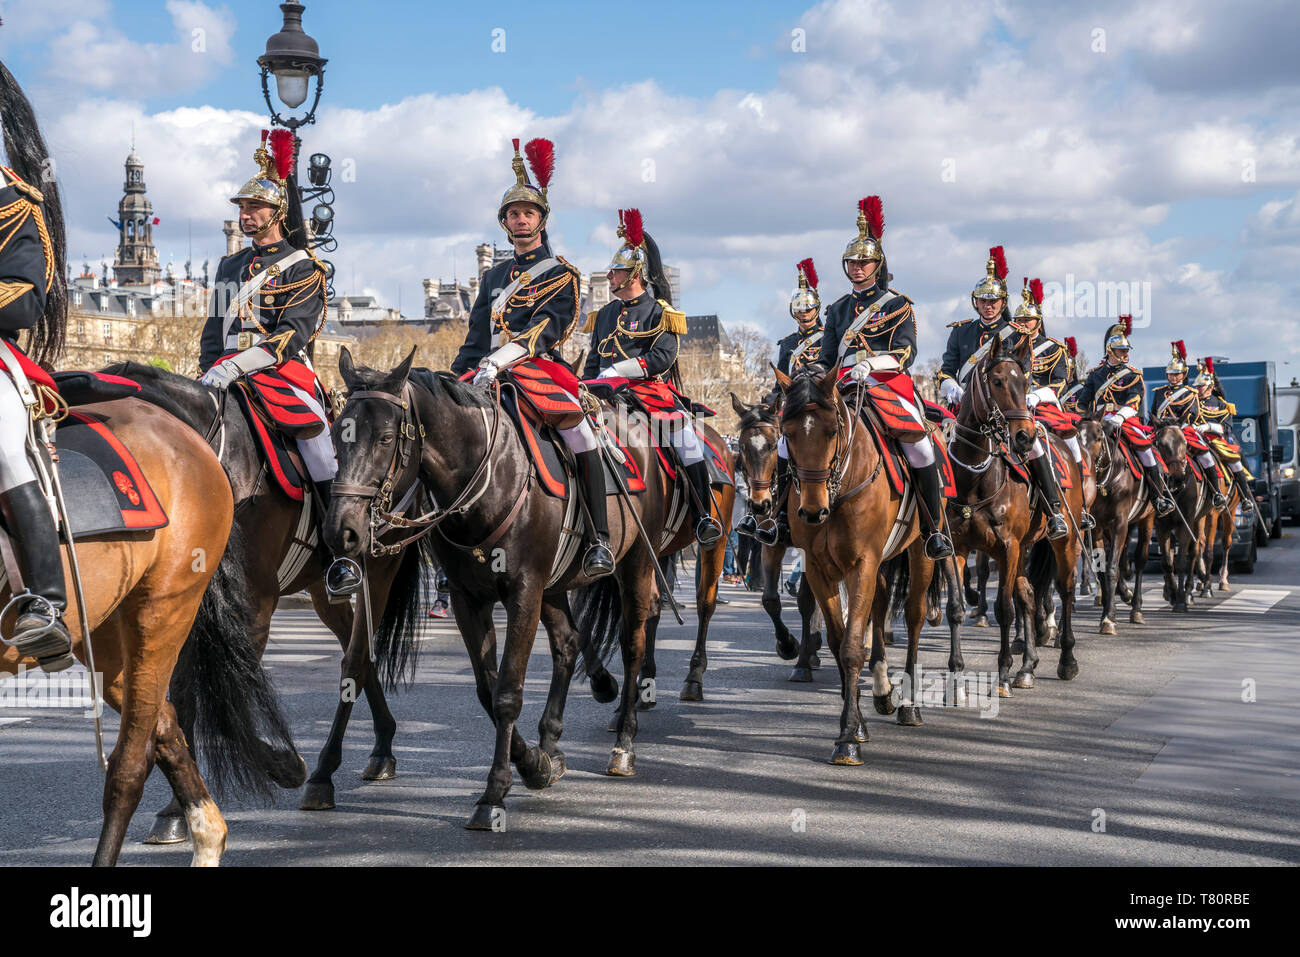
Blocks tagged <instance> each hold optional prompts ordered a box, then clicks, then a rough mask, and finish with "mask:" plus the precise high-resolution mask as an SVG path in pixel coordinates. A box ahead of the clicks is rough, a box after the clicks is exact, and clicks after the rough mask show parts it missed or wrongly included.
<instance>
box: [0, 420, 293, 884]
mask: <svg viewBox="0 0 1300 957" xmlns="http://www.w3.org/2000/svg"><path fill="white" fill-rule="evenodd" d="M78 411H80V412H82V413H85V414H89V415H93V416H95V417H96V418H98V419H100V420H101V421H103V422H104V423H106V424H107V425H108V426H109V427H110V428H111V429H112V430H113V432H114V434H115V435H116V436H117V437H118V438H120V439H121V441H122V442H123V444H125V445H126V446H127V447H128V448H129V449H131V451H132V452H133V454H134V455H135V457H136V459H137V461H138V462H139V464H140V466H141V468H142V469H143V471H144V473H145V475H146V476H147V477H148V479H149V482H150V484H151V486H152V487H153V490H154V492H155V493H156V495H157V497H158V501H159V502H160V503H161V505H162V506H163V509H164V510H165V511H166V512H167V515H168V519H169V522H168V524H167V525H165V526H164V527H162V528H160V529H156V530H154V531H148V532H123V533H121V534H112V535H104V536H97V537H94V538H87V539H86V540H84V541H82V542H79V543H78V544H77V546H76V548H77V558H78V563H79V567H80V569H81V572H82V578H83V585H84V594H85V598H86V610H87V624H88V625H89V627H90V635H91V650H92V651H93V656H94V670H95V671H96V672H98V673H100V674H101V675H102V676H103V690H104V699H105V700H106V701H107V702H108V704H109V705H111V706H112V707H113V708H114V709H116V710H117V711H119V712H120V713H121V715H122V720H121V727H120V731H119V732H118V738H117V743H116V744H115V745H114V747H113V751H112V755H111V757H110V758H109V760H108V773H107V778H106V780H105V783H104V804H103V807H104V823H103V827H102V829H101V831H100V836H99V845H98V847H97V848H96V850H95V858H94V863H95V865H97V866H111V865H113V864H114V863H116V861H117V857H118V854H119V853H120V852H121V848H122V841H123V838H124V837H125V834H126V828H127V825H128V823H129V822H130V820H131V815H132V814H133V813H134V811H135V808H136V806H137V805H138V804H139V801H140V796H141V794H142V793H143V791H144V784H145V779H146V778H147V777H148V776H149V771H150V769H151V768H152V767H153V764H154V762H155V761H156V762H157V763H158V764H159V766H160V767H161V768H162V770H163V773H164V774H165V775H166V777H167V780H168V782H169V783H170V785H171V787H172V790H173V791H174V792H175V794H176V796H177V798H178V800H179V801H180V805H181V808H182V811H183V813H184V816H185V819H186V821H187V822H188V825H189V830H190V833H191V834H192V836H193V838H194V858H193V860H194V863H195V864H204V865H214V864H217V863H218V862H219V861H220V858H221V854H222V852H223V851H224V850H225V845H226V824H225V821H224V820H223V819H222V817H221V813H220V811H218V810H217V806H216V804H215V803H214V801H213V800H212V797H211V796H210V794H209V793H208V790H207V787H206V785H205V784H204V781H203V778H202V776H201V775H200V774H199V769H198V766H197V765H196V763H195V761H194V758H193V756H192V755H191V753H190V749H189V747H188V744H187V741H186V738H185V735H184V734H183V733H182V732H181V730H180V728H179V726H178V724H177V720H176V713H175V711H174V709H173V707H172V705H171V703H170V702H168V700H167V689H168V684H169V682H170V681H171V677H172V670H173V668H174V667H175V666H176V662H177V657H178V656H179V655H180V654H181V652H182V646H185V653H186V654H187V655H193V656H195V657H196V658H197V659H198V661H197V663H196V665H195V668H194V669H193V673H194V675H195V676H196V677H195V679H194V680H195V687H194V695H195V700H196V703H197V708H198V713H199V715H200V718H201V720H200V723H199V733H200V748H201V750H202V751H203V752H204V753H206V754H209V755H211V756H212V757H213V758H214V759H215V770H216V771H217V772H218V774H221V773H225V772H230V773H233V774H234V776H235V777H237V778H238V779H239V780H240V782H241V783H243V784H245V785H248V784H254V785H255V784H257V783H258V782H259V781H260V780H263V779H264V774H265V769H264V766H263V764H262V762H263V761H264V759H265V758H266V755H267V752H269V751H270V750H272V745H279V746H281V747H282V748H283V749H285V750H287V751H290V752H292V750H293V744H292V741H290V740H289V734H288V729H287V727H286V725H285V722H284V719H283V717H282V715H281V714H280V712H279V710H278V706H277V704H276V702H275V697H274V695H273V693H272V692H271V691H270V687H269V684H268V683H267V681H266V678H265V675H264V674H263V673H262V671H261V668H260V666H259V664H258V657H257V653H256V651H255V650H254V649H253V647H252V645H251V644H250V642H249V640H248V633H247V632H248V626H249V621H248V616H247V614H246V613H245V606H244V598H245V596H244V595H243V594H242V593H241V590H242V588H243V587H244V585H245V584H246V583H245V581H244V578H243V575H242V563H243V560H244V556H243V555H242V554H241V553H240V547H239V543H238V542H237V540H236V539H234V538H231V537H230V536H231V521H232V517H233V513H234V502H233V499H232V496H231V491H230V483H229V482H228V481H227V479H226V475H225V472H224V471H223V470H222V468H221V463H220V462H219V461H218V460H217V456H216V455H215V454H214V453H213V451H212V449H211V448H210V447H209V446H208V445H207V444H206V443H205V442H204V440H203V438H202V436H200V435H198V434H196V433H195V432H194V430H192V429H191V428H189V427H188V426H187V425H185V424H183V423H181V422H179V421H177V420H176V419H175V418H173V417H172V416H170V415H168V414H167V413H165V412H163V411H161V410H160V409H157V408H155V407H153V406H151V405H148V404H146V403H144V402H141V401H139V400H137V399H120V400H116V401H112V402H103V403H96V404H91V405H85V406H81V407H80V408H79V410H78ZM228 538H229V547H228ZM67 558H68V556H67V546H66V545H65V546H64V561H65V565H66V562H67ZM65 575H66V576H67V577H68V580H69V582H71V575H70V572H66V571H65ZM8 594H9V589H8V588H7V587H6V588H4V589H3V595H2V596H0V597H3V598H5V599H6V600H7V597H8ZM69 594H70V595H71V594H72V589H71V587H69ZM67 622H68V627H69V629H70V630H71V632H72V634H73V635H74V636H76V637H77V642H76V647H75V651H76V653H77V657H78V658H80V659H81V660H82V661H83V662H87V663H89V656H88V655H87V650H86V648H85V647H84V644H83V643H82V642H81V640H80V635H81V622H80V618H79V615H78V610H77V604H76V603H75V602H69V608H68V611H67ZM191 629H192V630H193V637H192V638H190V636H191ZM187 638H190V641H189V644H188V645H187V644H186V639H187ZM21 663H22V664H25V665H28V666H31V665H32V664H33V663H32V662H31V661H23V662H21ZM19 664H20V660H19V658H18V656H17V653H16V652H15V651H14V649H12V648H6V649H5V650H4V655H3V658H2V659H0V668H2V669H3V670H4V671H7V672H10V673H13V672H15V671H16V670H17V667H18V665H19ZM259 729H260V730H261V731H262V734H263V735H264V736H266V737H269V738H270V739H271V740H270V743H267V742H264V741H261V740H260V739H259V738H258V737H257V733H258V731H259ZM18 787H19V785H17V784H15V785H14V786H13V787H12V788H10V789H6V790H7V791H10V792H12V791H14V790H17V788H18Z"/></svg>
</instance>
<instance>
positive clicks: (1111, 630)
mask: <svg viewBox="0 0 1300 957" xmlns="http://www.w3.org/2000/svg"><path fill="white" fill-rule="evenodd" d="M1097 634H1099V635H1114V634H1117V632H1116V630H1115V623H1114V622H1113V621H1111V620H1110V619H1109V618H1107V619H1106V620H1105V621H1103V622H1102V623H1101V628H1100V629H1099V630H1098V632H1097Z"/></svg>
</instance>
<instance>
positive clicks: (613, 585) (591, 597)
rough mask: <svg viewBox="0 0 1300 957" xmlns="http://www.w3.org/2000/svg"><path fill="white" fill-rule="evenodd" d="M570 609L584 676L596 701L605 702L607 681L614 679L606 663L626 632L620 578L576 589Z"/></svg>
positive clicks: (572, 594)
mask: <svg viewBox="0 0 1300 957" xmlns="http://www.w3.org/2000/svg"><path fill="white" fill-rule="evenodd" d="M569 606H570V608H571V609H572V610H573V622H574V624H575V625H576V626H577V629H578V635H579V642H580V645H579V650H580V651H581V653H582V662H581V664H582V673H583V674H585V675H586V676H587V677H588V678H590V679H591V684H592V694H593V695H595V696H596V699H597V700H598V701H599V700H605V699H604V694H605V692H606V690H607V686H608V682H609V681H611V680H613V679H612V676H610V674H609V672H608V671H607V670H606V668H605V662H607V661H609V659H610V657H612V656H613V654H614V649H615V648H617V647H618V646H619V638H620V637H621V635H622V633H623V602H622V601H621V599H620V595H619V588H618V580H617V578H616V577H615V576H613V575H607V576H605V577H604V578H600V579H598V580H596V581H595V582H592V583H591V584H590V585H585V586H583V587H582V588H579V589H576V590H575V591H574V592H572V593H571V595H570V597H569ZM598 692H599V693H598ZM609 700H612V698H611V699H609Z"/></svg>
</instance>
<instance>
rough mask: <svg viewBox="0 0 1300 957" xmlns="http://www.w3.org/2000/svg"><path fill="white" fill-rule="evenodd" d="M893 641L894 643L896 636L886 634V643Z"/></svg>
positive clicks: (890, 643) (889, 643)
mask: <svg viewBox="0 0 1300 957" xmlns="http://www.w3.org/2000/svg"><path fill="white" fill-rule="evenodd" d="M893 643H894V636H893V635H885V644H886V645H892V644H893Z"/></svg>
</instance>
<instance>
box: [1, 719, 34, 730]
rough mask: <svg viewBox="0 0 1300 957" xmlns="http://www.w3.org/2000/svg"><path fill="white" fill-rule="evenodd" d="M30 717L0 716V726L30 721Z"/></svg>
mask: <svg viewBox="0 0 1300 957" xmlns="http://www.w3.org/2000/svg"><path fill="white" fill-rule="evenodd" d="M30 720H32V719H31V718H0V728H3V727H4V726H5V725H7V724H22V723H23V722H24V721H30Z"/></svg>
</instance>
